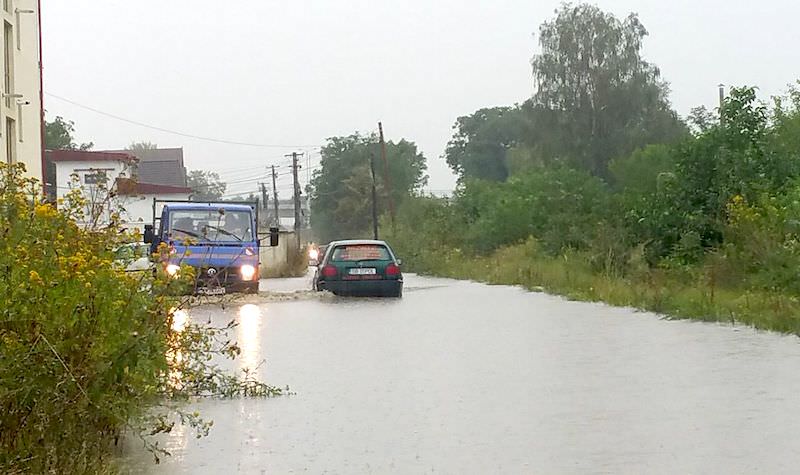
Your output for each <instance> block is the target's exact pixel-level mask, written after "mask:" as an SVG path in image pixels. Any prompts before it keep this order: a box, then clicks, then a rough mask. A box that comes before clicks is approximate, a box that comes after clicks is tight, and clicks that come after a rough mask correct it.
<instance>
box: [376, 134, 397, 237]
mask: <svg viewBox="0 0 800 475" xmlns="http://www.w3.org/2000/svg"><path fill="white" fill-rule="evenodd" d="M378 132H379V133H380V136H381V158H383V185H384V186H385V187H386V199H387V202H388V203H389V216H390V217H391V218H392V227H394V200H393V199H392V182H391V181H390V180H389V161H388V160H387V159H386V141H385V140H383V124H381V123H380V122H378Z"/></svg>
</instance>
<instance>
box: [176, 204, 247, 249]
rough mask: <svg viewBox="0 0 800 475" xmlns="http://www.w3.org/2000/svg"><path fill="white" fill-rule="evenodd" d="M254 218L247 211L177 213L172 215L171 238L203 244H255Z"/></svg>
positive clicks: (178, 211)
mask: <svg viewBox="0 0 800 475" xmlns="http://www.w3.org/2000/svg"><path fill="white" fill-rule="evenodd" d="M251 216H252V215H251V214H250V213H249V212H247V211H225V212H224V213H223V212H220V210H218V209H211V210H208V211H206V210H175V211H171V212H170V214H169V236H170V238H172V239H177V240H185V239H196V240H198V241H203V242H209V241H211V242H221V241H228V242H230V241H235V242H242V241H252V240H253V229H252V218H251Z"/></svg>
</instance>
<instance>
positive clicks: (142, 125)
mask: <svg viewBox="0 0 800 475" xmlns="http://www.w3.org/2000/svg"><path fill="white" fill-rule="evenodd" d="M45 94H47V95H48V96H50V97H52V98H54V99H58V100H60V101H63V102H66V103H67V104H72V105H73V106H76V107H80V108H82V109H86V110H88V111H91V112H94V113H95V114H100V115H104V116H106V117H110V118H112V119H116V120H119V121H122V122H127V123H129V124H133V125H138V126H139V127H145V128H147V129H153V130H158V131H159V132H165V133H168V134H173V135H179V136H181V137H188V138H191V139H197V140H205V141H207V142H216V143H222V144H227V145H241V146H244V147H260V148H304V147H319V145H276V144H261V143H250V142H237V141H235V140H227V139H217V138H212V137H203V136H202V135H194V134H187V133H185V132H178V131H176V130H170V129H165V128H163V127H158V126H155V125H150V124H145V123H144V122H139V121H136V120H132V119H126V118H125V117H120V116H118V115H116V114H111V113H109V112H104V111H101V110H99V109H95V108H94V107H90V106H87V105H84V104H81V103H79V102H75V101H73V100H70V99H67V98H66V97H61V96H57V95H55V94H51V93H49V92H45Z"/></svg>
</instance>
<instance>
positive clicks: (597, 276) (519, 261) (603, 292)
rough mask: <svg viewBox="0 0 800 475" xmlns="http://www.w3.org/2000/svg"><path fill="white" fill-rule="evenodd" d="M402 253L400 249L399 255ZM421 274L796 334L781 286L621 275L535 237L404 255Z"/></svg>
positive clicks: (797, 306)
mask: <svg viewBox="0 0 800 475" xmlns="http://www.w3.org/2000/svg"><path fill="white" fill-rule="evenodd" d="M404 257H405V255H404ZM406 262H407V263H408V264H409V266H408V267H409V270H411V271H415V272H418V273H420V274H428V275H437V276H441V277H451V278H456V279H470V280H475V281H479V282H485V283H489V284H503V285H519V286H522V287H524V288H526V289H529V290H534V291H543V292H548V293H552V294H557V295H561V296H564V297H566V298H569V299H572V300H582V301H590V302H605V303H608V304H610V305H615V306H624V307H633V308H637V309H640V310H647V311H652V312H656V313H659V314H662V315H664V316H666V317H667V318H675V319H693V320H701V321H717V322H730V323H742V324H746V325H750V326H753V327H755V328H759V329H764V330H773V331H778V332H782V333H790V334H795V335H800V301H799V300H798V298H797V297H795V296H792V295H786V294H784V293H780V292H774V291H768V290H760V289H748V288H741V287H738V286H735V285H730V284H728V285H721V284H720V283H719V282H718V279H714V278H713V275H709V272H707V271H705V270H704V269H695V270H693V271H687V270H668V269H644V268H642V269H639V270H637V271H635V272H631V273H629V275H626V276H618V275H612V274H609V273H603V272H597V271H596V270H595V269H594V268H593V266H592V265H591V264H590V260H589V259H588V257H587V256H586V255H582V254H579V253H567V254H565V255H562V256H560V257H549V256H545V255H542V254H541V253H539V252H538V250H537V249H536V246H535V245H534V244H533V243H525V244H518V245H515V246H510V247H505V248H501V249H499V250H497V251H495V252H494V253H492V254H491V255H488V256H468V255H463V254H462V253H461V252H460V251H459V250H458V249H448V250H420V249H417V250H414V251H412V252H411V253H410V256H409V257H408V258H406Z"/></svg>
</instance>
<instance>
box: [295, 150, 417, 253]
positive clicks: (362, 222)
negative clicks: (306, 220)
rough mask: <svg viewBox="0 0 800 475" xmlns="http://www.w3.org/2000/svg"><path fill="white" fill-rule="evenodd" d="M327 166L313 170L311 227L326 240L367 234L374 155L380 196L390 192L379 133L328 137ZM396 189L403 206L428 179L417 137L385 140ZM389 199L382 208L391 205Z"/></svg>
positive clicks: (324, 154) (324, 161)
mask: <svg viewBox="0 0 800 475" xmlns="http://www.w3.org/2000/svg"><path fill="white" fill-rule="evenodd" d="M321 153H322V161H321V165H322V167H321V168H320V169H318V170H315V171H314V176H313V178H312V180H311V184H310V185H309V187H308V193H309V198H310V200H311V226H312V228H313V229H314V232H315V234H316V235H317V236H318V237H319V238H320V239H322V240H331V239H337V238H347V237H358V236H362V235H363V236H368V235H369V234H370V233H369V231H368V230H369V229H370V220H371V213H370V206H371V201H370V200H371V198H370V196H371V187H372V177H371V174H370V170H369V161H370V160H371V159H372V160H375V168H376V176H377V186H378V195H379V197H381V198H384V197H385V196H386V189H385V187H384V183H383V180H382V179H381V177H382V176H383V173H380V170H382V168H383V163H381V159H380V157H381V155H380V148H379V145H378V139H377V137H375V136H362V135H359V134H353V135H350V136H346V137H333V138H330V139H328V141H327V144H326V145H325V146H324V147H322V151H321ZM386 156H387V162H388V165H389V176H390V181H391V186H392V189H391V194H392V198H393V200H394V202H395V203H396V204H397V205H398V206H399V204H400V203H402V202H403V200H404V199H405V198H406V197H408V196H409V195H410V194H412V193H414V192H415V191H417V190H419V189H420V188H421V187H422V186H423V185H424V184H425V183H426V182H427V175H425V171H426V170H427V165H426V164H425V157H424V156H423V155H422V154H421V153H419V152H418V151H417V146H416V145H415V144H414V143H413V142H409V141H407V140H400V141H399V142H391V141H389V142H387V143H386ZM385 205H386V203H385V200H384V199H379V202H378V209H379V211H380V212H383V211H385V210H386V206H385Z"/></svg>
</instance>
